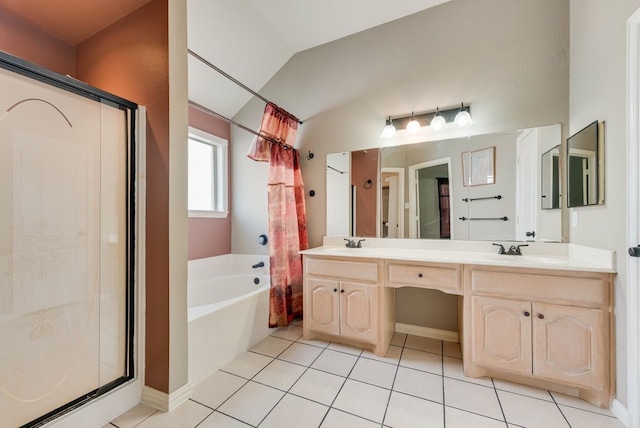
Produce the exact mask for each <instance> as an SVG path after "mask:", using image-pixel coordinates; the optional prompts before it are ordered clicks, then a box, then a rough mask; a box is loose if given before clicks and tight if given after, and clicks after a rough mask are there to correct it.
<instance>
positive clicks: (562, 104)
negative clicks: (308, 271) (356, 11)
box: [232, 0, 569, 253]
mask: <svg viewBox="0 0 640 428" xmlns="http://www.w3.org/2000/svg"><path fill="white" fill-rule="evenodd" d="M568 13H569V4H568V0H536V1H535V2H532V1H529V0H482V1H478V0H453V1H451V2H448V3H445V4H442V5H439V6H437V7H435V8H432V9H428V10H426V11H424V12H420V13H417V14H414V15H411V16H408V17H406V18H403V19H399V20H397V21H394V22H391V23H388V24H385V25H382V26H379V27H376V28H373V29H371V30H367V31H363V32H361V33H358V34H355V35H353V36H350V37H347V38H344V39H340V40H337V41H335V42H332V43H328V44H326V45H322V46H319V47H316V48H313V49H309V50H306V51H303V52H300V53H298V54H296V55H295V56H294V57H293V58H291V60H289V62H288V63H287V64H286V65H285V66H284V67H283V68H282V69H281V70H280V71H279V72H278V73H276V75H275V76H274V77H273V78H272V79H271V80H270V81H269V82H268V83H267V85H265V87H264V88H262V89H261V90H260V93H261V94H262V95H264V96H265V97H267V98H269V99H270V100H272V101H274V102H276V103H277V104H279V105H281V106H282V107H284V108H286V109H288V110H289V111H291V112H292V113H293V114H295V115H297V116H298V117H300V118H301V119H303V120H304V121H305V123H304V124H303V125H301V127H300V130H299V133H298V143H297V146H298V148H299V149H300V152H301V154H302V155H303V156H302V157H303V161H302V171H303V178H304V181H305V188H306V190H307V191H308V190H311V189H313V190H315V191H316V196H315V197H314V198H310V197H307V200H306V201H307V216H308V217H307V219H308V228H309V239H310V245H311V246H317V245H320V244H321V242H322V241H321V239H322V236H323V235H324V234H325V198H326V190H325V169H324V162H323V159H324V158H325V155H326V154H327V153H335V152H340V151H352V150H359V149H365V148H371V147H374V146H379V145H381V141H382V140H380V138H379V136H380V132H381V130H382V127H383V126H384V118H385V116H388V115H406V114H409V113H410V112H411V111H412V110H415V111H416V112H420V111H433V110H435V108H436V106H439V107H441V108H447V107H452V106H456V105H458V104H459V103H460V102H462V101H464V102H465V103H470V104H471V105H472V113H473V118H474V121H475V124H474V125H473V127H472V128H471V129H470V130H469V132H470V133H471V134H485V133H489V132H499V131H506V130H514V129H518V128H528V127H534V126H541V125H549V124H553V123H562V124H564V125H565V126H566V124H567V123H568V90H569V80H568V78H569V67H568V52H569V28H568V27H569V26H568V24H569V14H568ZM263 108H264V104H263V103H262V102H259V101H255V100H253V101H252V102H250V103H249V104H247V106H245V107H244V108H243V109H242V110H241V111H240V113H238V115H236V117H235V119H236V120H238V121H239V122H241V123H244V124H246V125H247V126H249V127H251V128H257V127H258V126H259V123H260V117H261V114H262V110H263ZM232 132H233V141H234V147H235V150H234V154H233V165H234V168H233V171H234V173H233V178H232V179H233V187H234V189H233V200H234V203H235V204H236V206H235V208H236V209H235V213H234V218H233V251H234V252H243V253H249V252H256V251H262V252H265V251H266V249H265V248H257V246H256V245H255V244H254V243H255V240H256V238H257V236H258V235H259V234H260V233H263V232H264V231H265V230H266V227H267V209H266V191H265V188H266V185H265V184H264V183H265V182H266V165H264V164H262V165H258V164H255V163H254V162H252V161H250V160H248V159H247V158H246V157H245V154H246V151H247V149H248V148H249V145H250V142H251V135H250V134H248V133H246V132H244V131H242V130H238V129H236V128H234V129H233V130H232ZM460 135H462V133H461V132H457V135H456V132H450V133H448V134H446V133H445V134H444V135H443V134H440V135H438V136H437V138H438V139H440V138H451V137H455V136H460ZM423 138H424V137H423ZM426 139H436V137H434V136H433V135H431V136H427V137H426ZM416 141H417V140H411V139H408V138H404V137H399V138H398V139H397V140H396V141H391V144H395V143H407V142H416ZM309 150H311V151H313V152H314V153H315V155H316V156H315V157H314V159H313V160H310V161H307V160H306V159H305V156H306V154H307V152H308V151H309Z"/></svg>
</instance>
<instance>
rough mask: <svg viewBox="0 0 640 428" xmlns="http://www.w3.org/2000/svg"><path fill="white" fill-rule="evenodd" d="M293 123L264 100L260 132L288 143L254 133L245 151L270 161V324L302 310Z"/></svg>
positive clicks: (301, 219) (302, 225) (301, 212)
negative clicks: (271, 139)
mask: <svg viewBox="0 0 640 428" xmlns="http://www.w3.org/2000/svg"><path fill="white" fill-rule="evenodd" d="M297 128H298V119H296V118H295V117H293V116H292V115H291V114H289V113H287V112H286V111H284V110H282V109H281V108H279V107H278V106H276V105H275V104H272V103H268V104H267V106H266V107H265V111H264V116H263V118H262V125H261V127H260V134H262V135H267V136H269V137H271V138H274V139H276V140H278V141H282V142H283V143H284V144H286V146H284V145H282V144H277V143H269V141H267V140H266V139H264V138H260V137H258V138H257V139H256V140H255V141H254V143H253V144H252V146H251V149H250V150H249V154H248V155H247V156H249V157H250V158H251V159H254V160H257V161H265V162H266V161H268V162H269V179H268V209H269V237H270V239H269V256H270V264H271V293H270V301H269V327H277V326H286V325H288V324H289V323H290V322H291V321H293V319H294V318H298V317H301V316H302V256H300V255H299V254H298V252H299V251H300V250H306V249H307V248H308V247H309V245H308V239H307V214H306V208H305V203H304V184H303V182H302V174H301V172H300V156H299V153H298V151H297V150H295V149H293V148H292V147H293V144H294V143H295V135H296V132H297Z"/></svg>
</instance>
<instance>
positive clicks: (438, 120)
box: [380, 103, 473, 138]
mask: <svg viewBox="0 0 640 428" xmlns="http://www.w3.org/2000/svg"><path fill="white" fill-rule="evenodd" d="M470 111H471V107H469V106H465V105H464V103H462V104H461V107H454V108H449V109H445V110H440V108H439V107H437V108H436V111H433V112H429V113H420V114H415V113H414V112H411V116H400V117H396V118H394V119H392V118H391V116H389V118H388V119H387V122H386V125H385V127H384V129H383V130H382V135H380V138H393V137H395V135H396V126H394V121H395V123H396V124H397V126H398V129H404V130H405V132H406V134H408V135H414V134H416V133H418V132H419V131H420V129H421V128H422V127H426V126H429V127H430V128H431V129H432V130H434V131H440V130H442V129H444V128H445V127H446V126H447V123H451V122H453V123H455V124H456V125H457V126H459V127H466V126H469V125H471V124H473V120H471V114H470ZM421 124H423V125H421Z"/></svg>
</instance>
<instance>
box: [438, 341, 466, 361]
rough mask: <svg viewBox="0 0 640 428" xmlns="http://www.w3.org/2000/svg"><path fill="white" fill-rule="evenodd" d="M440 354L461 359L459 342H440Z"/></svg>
mask: <svg viewBox="0 0 640 428" xmlns="http://www.w3.org/2000/svg"><path fill="white" fill-rule="evenodd" d="M442 355H445V356H447V357H451V358H458V359H462V351H461V350H460V344H459V343H456V342H447V341H443V342H442Z"/></svg>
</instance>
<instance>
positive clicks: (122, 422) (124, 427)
mask: <svg viewBox="0 0 640 428" xmlns="http://www.w3.org/2000/svg"><path fill="white" fill-rule="evenodd" d="M157 411H158V409H154V408H153V407H151V406H147V405H146V404H143V403H140V404H138V405H137V406H135V407H134V408H132V409H130V410H128V411H127V412H125V413H123V414H121V415H120V416H118V417H117V418H115V419H114V420H112V421H111V422H112V424H113V425H115V426H117V427H118V428H133V427H135V426H137V425H139V424H140V423H141V422H142V421H144V420H145V419H147V418H148V417H149V416H151V415H153V414H154V413H156V412H157Z"/></svg>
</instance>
